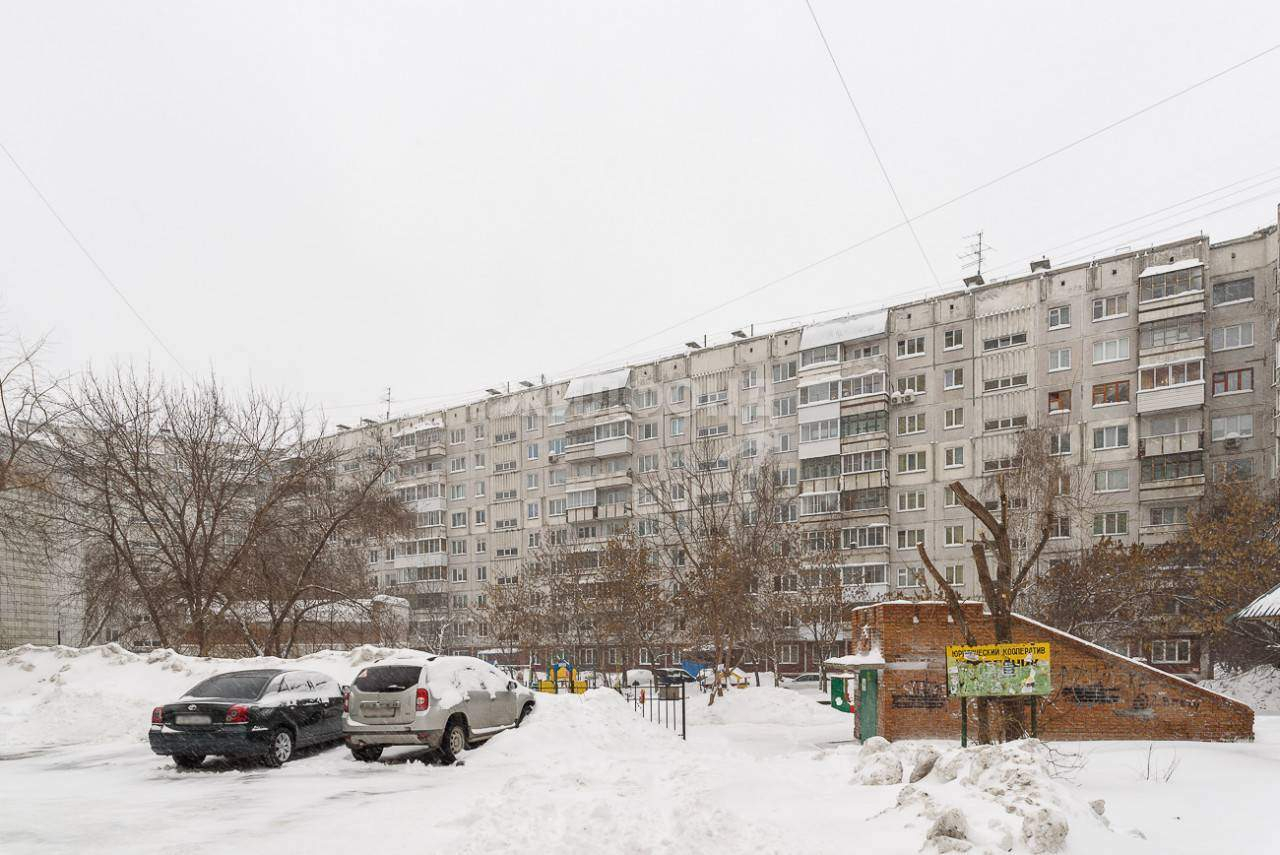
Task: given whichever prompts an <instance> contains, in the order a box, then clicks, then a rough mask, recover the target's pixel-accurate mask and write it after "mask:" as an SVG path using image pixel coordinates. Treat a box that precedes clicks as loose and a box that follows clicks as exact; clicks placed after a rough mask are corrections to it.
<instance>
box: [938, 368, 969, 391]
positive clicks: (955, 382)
mask: <svg viewBox="0 0 1280 855" xmlns="http://www.w3.org/2000/svg"><path fill="white" fill-rule="evenodd" d="M942 387H943V388H944V389H963V388H964V369H963V368H947V369H944V370H943V372H942Z"/></svg>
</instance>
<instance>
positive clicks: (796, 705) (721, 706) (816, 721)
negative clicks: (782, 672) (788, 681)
mask: <svg viewBox="0 0 1280 855" xmlns="http://www.w3.org/2000/svg"><path fill="white" fill-rule="evenodd" d="M686 714H687V715H688V716H689V726H690V727H694V726H699V727H701V726H705V725H725V724H735V725H736V724H769V725H776V724H782V723H786V724H787V725H789V726H792V727H803V726H808V725H829V724H832V723H835V724H847V725H848V727H849V732H850V734H851V735H852V732H853V718H852V717H851V716H849V715H848V713H842V712H839V711H835V710H832V709H831V707H829V706H823V705H822V704H819V703H817V702H816V701H815V700H814V698H813V696H812V695H807V694H803V693H801V692H793V691H791V690H790V689H782V688H775V687H773V686H761V687H760V688H756V687H755V686H751V687H749V688H746V689H733V688H729V689H725V690H724V695H723V696H722V697H719V698H716V702H715V703H714V704H711V705H710V706H708V705H707V695H706V694H704V693H701V692H698V691H696V690H695V691H693V692H691V693H690V694H689V696H688V698H687V700H686Z"/></svg>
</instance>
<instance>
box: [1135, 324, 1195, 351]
mask: <svg viewBox="0 0 1280 855" xmlns="http://www.w3.org/2000/svg"><path fill="white" fill-rule="evenodd" d="M1202 338H1204V322H1203V320H1201V319H1200V318H1194V319H1192V318H1171V319H1169V320H1164V321H1154V322H1152V323H1149V324H1143V325H1142V326H1141V327H1140V328H1139V330H1138V347H1139V348H1140V349H1142V350H1146V349H1147V348H1152V347H1168V346H1171V345H1178V344H1185V343H1187V342H1190V341H1198V340H1200V339H1202Z"/></svg>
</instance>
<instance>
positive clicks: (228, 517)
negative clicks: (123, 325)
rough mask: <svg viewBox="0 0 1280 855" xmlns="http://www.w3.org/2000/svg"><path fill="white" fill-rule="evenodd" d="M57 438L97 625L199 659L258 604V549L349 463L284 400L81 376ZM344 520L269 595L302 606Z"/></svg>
mask: <svg viewBox="0 0 1280 855" xmlns="http://www.w3.org/2000/svg"><path fill="white" fill-rule="evenodd" d="M52 427H53V433H54V436H55V445H56V450H57V453H58V455H59V475H60V477H59V479H58V482H57V488H58V498H59V499H60V505H59V507H60V508H61V509H62V510H61V511H60V513H61V514H63V520H62V521H63V522H65V523H66V524H67V525H68V526H69V530H70V531H71V532H72V533H73V535H74V537H75V539H76V543H77V545H78V547H79V548H80V549H81V550H82V551H83V555H84V557H85V564H86V566H87V567H89V568H92V575H91V576H89V577H86V578H84V579H83V580H82V581H84V582H91V583H92V584H91V585H86V586H85V588H84V589H83V590H82V592H81V593H82V595H83V597H84V600H85V610H86V617H87V618H88V619H89V620H88V621H87V623H89V624H90V625H91V626H94V627H96V628H99V629H100V628H102V627H105V626H106V625H108V623H109V622H110V621H111V620H112V618H111V614H113V613H114V614H117V615H119V619H120V621H121V622H123V623H124V624H126V625H135V626H138V627H139V629H138V632H139V633H140V634H141V635H142V637H144V638H149V639H154V640H155V641H156V642H158V643H159V644H161V645H164V646H170V647H174V646H183V647H186V648H189V649H192V650H194V651H196V652H198V653H200V654H206V653H208V652H209V651H210V650H211V648H212V647H213V645H215V644H216V643H218V642H219V640H220V639H222V638H225V637H227V635H228V634H229V631H228V628H227V624H228V622H231V621H233V620H234V615H233V614H231V613H230V612H229V611H228V609H229V608H235V605H236V604H237V603H241V602H244V601H245V600H246V599H247V598H252V599H260V596H261V594H262V592H261V591H258V592H254V593H250V592H248V591H247V590H246V587H245V586H246V580H247V579H250V578H253V577H254V576H255V575H256V576H257V577H259V578H261V577H262V575H263V574H261V573H258V574H255V573H254V560H255V559H254V555H255V550H256V549H258V548H259V547H262V548H263V549H265V548H266V547H267V545H268V544H269V543H270V542H271V539H272V538H273V537H279V538H286V537H288V535H287V534H282V533H281V526H282V525H284V524H285V523H286V522H287V521H289V520H290V519H291V517H290V514H291V513H293V512H295V511H296V509H297V508H298V507H299V505H300V504H302V505H310V506H311V508H312V509H313V510H314V508H315V505H316V503H315V501H312V500H308V501H304V500H303V497H313V494H312V493H311V492H310V491H311V490H312V489H314V488H315V485H317V484H326V483H327V481H326V479H327V478H328V477H329V475H330V472H331V470H332V468H333V466H334V464H335V462H336V457H337V456H339V455H340V452H339V451H337V450H336V449H334V448H332V447H331V446H330V445H328V444H326V443H325V442H324V441H322V440H321V439H320V438H319V437H317V436H313V435H311V434H310V433H309V431H308V427H309V426H308V425H307V423H306V421H305V419H304V417H303V415H302V414H301V413H300V412H296V411H294V410H292V409H290V407H289V406H288V405H287V404H286V403H285V402H284V401H282V400H279V399H276V398H272V397H270V396H268V395H264V394H260V393H256V392H254V393H250V394H249V395H247V396H246V397H244V398H242V399H233V398H230V397H228V396H227V394H226V393H225V392H224V391H223V389H222V388H221V387H219V386H218V385H217V384H216V382H214V381H212V380H210V381H208V382H206V383H201V384H198V385H195V386H193V387H190V388H184V387H181V386H176V385H170V384H167V383H165V382H163V381H162V380H160V379H158V378H157V377H155V376H154V375H152V374H150V373H144V374H136V373H132V372H125V371H117V372H115V373H114V374H112V375H110V376H105V377H104V376H99V375H97V374H94V373H92V372H90V373H87V374H85V375H84V376H83V378H82V380H81V382H80V383H79V385H78V386H77V388H76V389H75V393H74V407H73V408H72V409H71V410H70V411H69V412H68V413H67V415H66V418H64V419H62V420H60V421H59V422H58V423H57V424H56V425H53V426H52ZM321 516H322V517H323V516H324V515H323V514H321ZM344 519H346V517H344V516H343V515H342V514H341V513H338V514H333V515H330V516H329V517H328V520H327V522H325V521H323V520H321V521H312V522H313V523H315V525H314V526H313V527H312V528H311V529H309V530H308V533H307V534H306V535H305V536H304V540H307V539H309V543H308V544H307V545H306V546H301V545H300V546H299V547H298V549H299V552H300V553H302V554H305V555H307V556H311V555H314V556H315V557H313V558H310V559H308V558H303V559H302V560H301V562H299V561H294V562H293V563H292V565H291V569H292V578H293V580H294V581H293V582H291V583H286V584H284V585H283V586H281V587H280V588H278V589H276V590H275V591H274V592H273V593H272V594H271V596H273V597H283V601H284V602H288V601H290V600H293V599H294V598H293V597H292V596H290V593H289V592H290V590H292V592H293V593H294V594H297V595H298V597H299V599H300V598H301V597H302V596H303V595H305V593H306V591H307V590H308V588H307V586H308V585H309V584H311V582H310V580H311V579H312V578H314V574H315V573H316V572H317V571H318V570H319V569H320V567H321V566H323V565H324V563H325V561H327V557H324V556H325V553H326V550H327V547H328V546H329V545H330V544H331V542H332V538H333V537H334V536H335V535H336V534H338V532H339V531H340V530H341V525H342V521H343V520H344ZM295 533H297V534H299V536H303V535H302V534H301V532H298V531H297V530H296V529H295ZM283 542H284V541H283V540H276V541H275V543H276V545H277V546H280V545H282V544H283ZM263 561H264V559H262V558H259V559H258V563H259V565H261V564H262V562H263ZM294 605H296V600H295V601H294ZM284 613H285V614H294V615H296V610H295V609H294V607H293V606H290V607H289V608H287V609H286V610H285V612H284Z"/></svg>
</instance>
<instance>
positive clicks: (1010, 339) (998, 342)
mask: <svg viewBox="0 0 1280 855" xmlns="http://www.w3.org/2000/svg"><path fill="white" fill-rule="evenodd" d="M1026 343H1027V334H1026V333H1024V332H1018V333H1009V334H1008V335H1001V336H996V337H995V338H988V339H984V340H983V342H982V352H983V353H986V352H988V351H991V350H1004V349H1006V348H1010V347H1017V346H1018V345H1020V344H1026Z"/></svg>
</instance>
